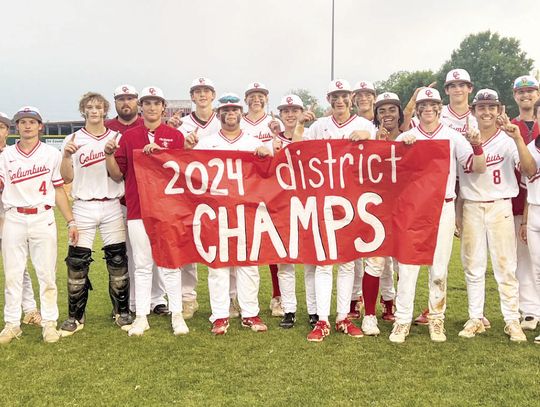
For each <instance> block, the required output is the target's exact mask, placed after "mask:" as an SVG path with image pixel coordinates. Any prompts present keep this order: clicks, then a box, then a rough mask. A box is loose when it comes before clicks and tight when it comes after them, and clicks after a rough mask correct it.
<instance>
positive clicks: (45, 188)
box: [39, 181, 47, 195]
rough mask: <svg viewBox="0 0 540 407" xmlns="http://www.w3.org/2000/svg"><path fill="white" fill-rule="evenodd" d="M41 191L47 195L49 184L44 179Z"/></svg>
mask: <svg viewBox="0 0 540 407" xmlns="http://www.w3.org/2000/svg"><path fill="white" fill-rule="evenodd" d="M39 192H41V193H42V194H43V195H47V184H46V183H45V181H43V182H42V183H41V185H40V187H39Z"/></svg>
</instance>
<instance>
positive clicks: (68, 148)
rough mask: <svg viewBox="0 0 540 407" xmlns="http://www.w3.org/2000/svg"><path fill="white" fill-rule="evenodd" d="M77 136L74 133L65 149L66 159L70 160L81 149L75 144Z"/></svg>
mask: <svg viewBox="0 0 540 407" xmlns="http://www.w3.org/2000/svg"><path fill="white" fill-rule="evenodd" d="M75 134H76V133H73V135H72V136H71V138H70V139H69V141H68V142H67V143H66V146H65V147H64V157H65V158H70V157H71V156H72V155H73V154H75V152H76V151H77V150H78V149H79V146H78V145H77V144H75ZM68 137H69V136H68Z"/></svg>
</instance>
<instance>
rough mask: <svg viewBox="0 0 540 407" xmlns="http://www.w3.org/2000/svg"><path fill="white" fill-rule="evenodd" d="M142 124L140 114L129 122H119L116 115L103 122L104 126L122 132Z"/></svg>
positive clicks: (142, 120)
mask: <svg viewBox="0 0 540 407" xmlns="http://www.w3.org/2000/svg"><path fill="white" fill-rule="evenodd" d="M143 124H144V119H143V118H142V117H141V116H137V120H135V121H134V122H133V123H131V124H129V125H128V124H123V123H120V121H119V120H118V117H115V118H114V119H110V120H107V121H106V122H105V127H107V128H108V129H111V130H114V131H119V132H120V133H122V134H124V133H125V132H126V131H127V130H129V129H132V128H134V127H138V126H142V125H143Z"/></svg>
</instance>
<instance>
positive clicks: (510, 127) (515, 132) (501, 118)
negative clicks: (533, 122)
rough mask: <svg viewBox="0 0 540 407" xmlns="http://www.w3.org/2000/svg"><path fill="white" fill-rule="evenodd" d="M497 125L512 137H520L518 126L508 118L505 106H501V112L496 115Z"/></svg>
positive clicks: (515, 138) (516, 138)
mask: <svg viewBox="0 0 540 407" xmlns="http://www.w3.org/2000/svg"><path fill="white" fill-rule="evenodd" d="M496 123H497V127H498V128H499V129H501V130H502V131H504V132H505V133H506V134H508V135H509V136H510V137H512V138H513V139H514V140H518V139H519V138H521V134H520V132H519V127H518V126H516V125H515V124H514V123H512V122H511V121H510V118H509V117H508V115H507V114H506V106H504V105H503V106H502V108H501V114H500V115H498V116H497V120H496Z"/></svg>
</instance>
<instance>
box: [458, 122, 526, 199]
mask: <svg viewBox="0 0 540 407" xmlns="http://www.w3.org/2000/svg"><path fill="white" fill-rule="evenodd" d="M482 148H483V150H484V155H485V157H486V166H487V169H486V172H485V173H483V174H478V173H472V172H470V171H469V170H464V169H463V168H462V167H460V168H459V188H460V190H459V194H460V196H461V197H462V198H463V199H467V200H470V201H476V202H482V201H484V202H485V201H494V200H497V199H505V198H511V197H514V196H516V195H517V194H518V190H519V185H518V182H517V180H516V176H515V175H514V169H515V168H516V166H517V165H519V153H518V149H517V146H516V143H515V142H514V140H512V138H511V137H510V136H508V134H506V133H505V132H503V131H501V130H497V131H496V132H495V134H494V135H493V136H491V137H490V138H489V139H488V140H486V141H485V142H483V143H482Z"/></svg>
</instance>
